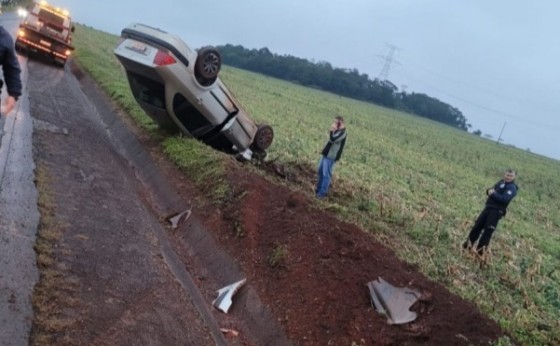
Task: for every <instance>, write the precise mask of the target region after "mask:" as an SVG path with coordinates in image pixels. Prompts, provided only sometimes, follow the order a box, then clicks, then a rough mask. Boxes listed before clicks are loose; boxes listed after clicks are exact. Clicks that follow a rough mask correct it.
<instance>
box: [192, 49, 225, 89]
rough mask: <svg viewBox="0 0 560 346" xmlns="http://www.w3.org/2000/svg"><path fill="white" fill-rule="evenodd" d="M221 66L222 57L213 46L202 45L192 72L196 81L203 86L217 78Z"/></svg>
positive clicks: (210, 83)
mask: <svg viewBox="0 0 560 346" xmlns="http://www.w3.org/2000/svg"><path fill="white" fill-rule="evenodd" d="M221 67H222V57H221V56H220V53H219V52H218V50H217V49H215V48H213V47H202V48H200V50H199V51H198V56H197V58H196V62H195V64H194V73H195V76H196V79H197V80H198V82H199V83H200V84H201V85H203V86H209V85H212V84H213V83H214V82H215V81H216V79H217V78H218V72H220V68H221Z"/></svg>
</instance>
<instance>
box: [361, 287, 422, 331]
mask: <svg viewBox="0 0 560 346" xmlns="http://www.w3.org/2000/svg"><path fill="white" fill-rule="evenodd" d="M367 286H368V288H369V294H370V296H371V300H372V303H373V305H374V306H375V308H376V309H377V311H378V312H379V313H381V314H384V315H386V316H387V322H388V323H389V324H404V323H409V322H412V321H414V320H415V319H416V317H417V315H416V313H415V312H413V311H410V310H409V309H410V307H411V306H412V305H413V304H414V303H415V302H416V301H417V300H418V299H419V298H420V292H418V291H416V290H413V289H410V288H406V287H404V288H399V287H395V286H393V285H391V284H390V283H388V282H387V281H385V280H383V279H382V278H378V279H377V280H374V281H370V282H368V284H367Z"/></svg>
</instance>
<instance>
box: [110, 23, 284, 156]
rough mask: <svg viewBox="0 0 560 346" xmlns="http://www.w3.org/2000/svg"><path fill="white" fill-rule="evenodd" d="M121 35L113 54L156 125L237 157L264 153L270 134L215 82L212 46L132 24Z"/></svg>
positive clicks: (217, 67) (216, 54)
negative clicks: (193, 43)
mask: <svg viewBox="0 0 560 346" xmlns="http://www.w3.org/2000/svg"><path fill="white" fill-rule="evenodd" d="M121 38H122V40H121V42H120V43H119V44H118V45H117V47H116V48H115V49H114V53H115V55H116V56H117V58H118V59H119V61H120V63H121V64H122V65H123V67H124V69H125V71H126V75H127V78H128V82H129V84H130V88H131V90H132V93H133V95H134V98H135V99H136V101H137V102H138V104H139V105H140V106H141V107H142V109H143V110H144V111H145V112H146V113H147V114H148V115H149V116H150V117H151V118H152V119H153V120H154V121H155V122H156V123H157V124H158V125H159V126H160V127H161V128H164V129H168V130H177V129H179V130H180V131H181V132H183V133H184V134H186V135H188V136H191V137H194V138H196V139H198V140H200V141H202V142H204V143H206V144H208V145H209V146H211V147H213V148H214V149H217V150H220V151H223V152H226V153H228V154H233V155H236V156H238V157H240V158H244V159H251V158H260V159H262V158H264V156H266V149H267V148H268V147H269V146H270V145H271V143H272V140H273V138H274V132H273V130H272V128H271V127H270V126H269V125H265V124H261V125H257V124H255V122H254V121H253V120H251V119H250V117H249V115H248V114H247V112H246V111H245V110H244V109H243V108H242V107H241V105H240V104H239V102H238V101H237V100H236V99H235V98H234V97H233V95H232V94H231V93H230V92H229V91H228V89H227V88H226V86H225V84H224V83H223V82H222V81H221V80H220V78H219V77H218V72H219V71H220V68H221V64H222V61H221V57H220V54H219V52H218V51H217V50H216V49H215V48H213V47H203V48H200V49H199V50H198V51H195V50H192V49H191V48H189V47H188V46H187V45H186V44H185V42H183V41H182V40H181V39H180V38H178V37H177V36H174V35H171V34H169V33H167V32H165V31H162V30H160V29H156V28H152V27H150V26H147V25H143V24H136V23H135V24H131V25H129V26H128V27H126V28H124V29H123V30H122V32H121Z"/></svg>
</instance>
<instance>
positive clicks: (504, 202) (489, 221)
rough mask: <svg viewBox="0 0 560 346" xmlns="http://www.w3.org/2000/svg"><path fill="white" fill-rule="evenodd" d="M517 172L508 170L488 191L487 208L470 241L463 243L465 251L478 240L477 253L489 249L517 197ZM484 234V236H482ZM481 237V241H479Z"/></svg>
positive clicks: (476, 224) (477, 222)
mask: <svg viewBox="0 0 560 346" xmlns="http://www.w3.org/2000/svg"><path fill="white" fill-rule="evenodd" d="M514 180H515V171H514V170H512V169H508V170H506V172H505V174H504V178H503V179H501V180H500V181H498V182H497V183H496V184H495V185H494V187H492V188H489V189H487V190H486V195H487V196H488V198H487V199H486V206H485V207H484V209H483V210H482V212H481V213H480V215H479V216H478V219H477V220H476V222H475V224H474V226H473V228H472V229H471V232H470V233H469V237H468V239H467V240H466V241H465V242H464V243H463V248H464V249H470V248H472V246H473V245H474V243H475V242H476V241H477V239H478V244H477V247H476V252H477V253H478V254H479V255H481V256H482V255H483V254H484V251H486V249H487V248H488V244H489V243H490V238H492V234H493V233H494V231H495V230H496V228H497V227H498V221H500V219H501V218H502V217H504V216H505V215H506V211H507V210H506V209H507V207H508V205H509V203H510V202H511V200H512V199H513V198H514V197H515V195H517V189H518V187H517V185H516V184H515V182H514ZM481 233H482V236H481V235H480V234H481ZM479 237H480V239H479Z"/></svg>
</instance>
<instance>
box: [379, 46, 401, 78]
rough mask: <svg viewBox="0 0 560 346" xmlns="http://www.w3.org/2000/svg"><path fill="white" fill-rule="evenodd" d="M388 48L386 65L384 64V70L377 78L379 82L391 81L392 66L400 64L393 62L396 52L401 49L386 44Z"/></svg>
mask: <svg viewBox="0 0 560 346" xmlns="http://www.w3.org/2000/svg"><path fill="white" fill-rule="evenodd" d="M385 44H386V45H387V46H388V47H389V52H388V53H387V55H386V56H385V57H384V58H385V63H384V64H383V68H382V69H381V72H380V73H379V77H377V78H378V79H379V80H388V79H389V69H390V68H391V64H393V63H396V64H398V61H393V58H394V55H395V51H396V50H397V49H399V47H397V46H395V45H393V44H390V43H385Z"/></svg>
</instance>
